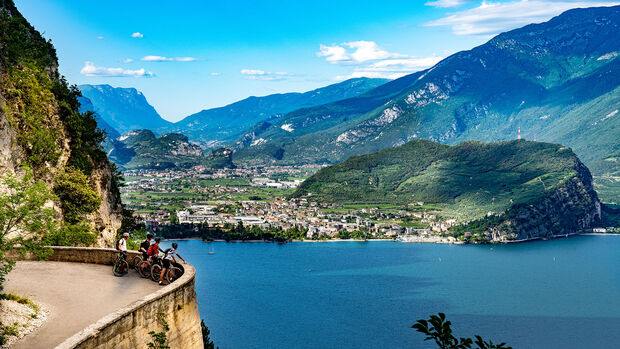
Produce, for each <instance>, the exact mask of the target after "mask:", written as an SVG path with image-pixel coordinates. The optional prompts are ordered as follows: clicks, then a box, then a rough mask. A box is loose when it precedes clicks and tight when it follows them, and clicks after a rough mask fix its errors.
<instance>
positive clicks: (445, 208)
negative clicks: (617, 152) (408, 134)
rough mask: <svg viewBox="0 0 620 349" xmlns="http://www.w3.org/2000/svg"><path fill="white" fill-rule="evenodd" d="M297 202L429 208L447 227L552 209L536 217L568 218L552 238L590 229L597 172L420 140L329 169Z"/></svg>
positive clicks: (557, 152) (548, 152) (521, 144)
mask: <svg viewBox="0 0 620 349" xmlns="http://www.w3.org/2000/svg"><path fill="white" fill-rule="evenodd" d="M559 193H563V194H559ZM293 196H294V197H311V198H312V200H316V201H318V202H336V203H342V204H367V205H374V204H388V203H389V204H398V205H407V204H409V203H415V202H420V201H422V202H424V203H425V205H431V206H432V207H435V208H436V210H437V213H438V215H439V216H440V217H441V218H442V219H450V218H454V219H457V221H459V222H469V221H473V220H477V219H486V218H485V217H487V216H489V217H493V218H489V219H497V218H495V217H499V216H498V214H501V215H502V216H501V217H503V218H502V219H501V220H503V219H509V218H513V217H517V216H519V215H521V214H522V211H521V210H522V208H524V207H527V208H528V209H529V208H530V207H539V206H541V205H542V206H544V205H550V207H551V208H549V209H546V213H544V212H542V210H541V209H540V207H539V208H537V210H538V211H539V213H543V214H548V219H549V220H553V219H554V210H558V212H561V214H560V213H558V215H557V216H556V217H555V218H556V219H558V220H559V221H560V223H559V225H558V228H557V230H553V229H551V230H550V231H552V232H554V233H558V232H559V231H562V227H563V224H568V223H566V222H565V221H567V222H568V221H570V222H572V221H573V220H578V219H581V220H582V217H584V216H587V217H589V218H588V220H589V223H588V224H590V223H591V220H592V219H593V218H592V217H593V215H594V216H596V215H597V213H596V210H597V209H596V205H598V198H597V196H596V193H595V192H594V191H593V188H592V177H591V175H590V172H589V171H588V169H587V168H586V167H585V166H584V165H583V164H582V163H581V162H580V161H579V159H578V158H577V156H576V155H575V154H574V153H573V152H572V151H571V150H570V149H568V148H565V147H562V146H561V145H557V144H549V143H540V142H532V141H517V140H515V141H504V142H497V143H482V142H478V141H468V142H464V143H461V144H458V145H455V146H448V145H444V144H440V143H435V142H431V141H426V140H414V141H411V142H409V143H406V144H404V145H402V146H399V147H395V148H387V149H384V150H381V151H378V152H376V153H372V154H369V155H363V156H356V157H352V158H350V159H348V160H347V161H345V162H343V163H341V164H337V165H333V166H330V167H326V168H324V169H322V170H320V171H319V172H318V173H316V174H315V175H313V176H312V177H310V178H308V179H307V180H306V181H305V182H303V183H302V185H301V186H300V187H299V188H298V189H297V191H296V192H295V193H294V194H293ZM543 203H544V204H543ZM490 212H491V213H490ZM533 221H535V219H533ZM541 224H543V225H544V223H541ZM571 224H574V222H573V223H571ZM567 227H568V228H570V225H568V226H567ZM573 229H574V227H573ZM519 234H521V233H519Z"/></svg>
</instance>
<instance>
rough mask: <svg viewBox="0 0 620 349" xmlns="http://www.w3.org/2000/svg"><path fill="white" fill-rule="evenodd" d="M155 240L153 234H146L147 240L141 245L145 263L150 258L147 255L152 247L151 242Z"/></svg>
mask: <svg viewBox="0 0 620 349" xmlns="http://www.w3.org/2000/svg"><path fill="white" fill-rule="evenodd" d="M152 239H153V234H151V233H148V234H146V240H144V241H142V243H141V244H140V252H142V260H143V261H145V260H147V259H148V258H149V254H148V253H147V252H148V250H149V247H151V240H152Z"/></svg>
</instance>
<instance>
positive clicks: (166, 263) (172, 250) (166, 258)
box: [159, 242, 185, 285]
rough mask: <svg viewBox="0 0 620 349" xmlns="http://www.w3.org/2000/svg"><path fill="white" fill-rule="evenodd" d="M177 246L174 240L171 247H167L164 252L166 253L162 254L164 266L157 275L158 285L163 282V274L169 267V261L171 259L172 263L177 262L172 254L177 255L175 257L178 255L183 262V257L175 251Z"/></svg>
mask: <svg viewBox="0 0 620 349" xmlns="http://www.w3.org/2000/svg"><path fill="white" fill-rule="evenodd" d="M178 247H179V245H178V244H177V243H176V242H173V243H172V248H169V249H167V250H166V251H165V252H164V253H165V254H166V255H165V256H164V260H163V262H164V267H163V268H162V271H161V275H160V276H159V284H160V285H163V284H164V275H166V271H168V268H170V261H173V262H174V263H176V262H177V260H176V259H175V258H174V255H177V257H179V258H180V259H181V260H182V261H183V262H185V259H183V257H181V255H180V254H178V253H177V248H178Z"/></svg>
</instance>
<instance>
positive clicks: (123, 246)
mask: <svg viewBox="0 0 620 349" xmlns="http://www.w3.org/2000/svg"><path fill="white" fill-rule="evenodd" d="M127 239H129V233H124V234H123V237H121V239H120V240H118V242H117V243H116V249H117V250H119V251H121V253H122V254H123V259H125V258H127Z"/></svg>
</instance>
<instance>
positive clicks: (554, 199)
mask: <svg viewBox="0 0 620 349" xmlns="http://www.w3.org/2000/svg"><path fill="white" fill-rule="evenodd" d="M575 170H576V175H575V176H573V177H572V178H569V179H568V180H566V181H565V182H564V183H563V185H561V186H560V187H559V188H557V189H555V190H554V191H553V193H551V194H549V195H547V196H545V197H544V198H543V199H541V200H539V201H537V202H534V203H531V204H525V205H518V206H513V207H512V208H511V209H510V211H509V212H507V213H506V217H507V218H506V219H505V220H503V221H501V223H500V224H498V225H496V226H493V227H491V228H489V229H488V230H487V231H485V232H484V235H485V236H486V237H487V238H488V239H489V240H490V241H493V242H508V241H515V240H516V241H520V240H531V239H540V238H543V239H547V238H553V237H556V236H566V235H572V234H577V233H579V232H581V231H584V230H586V229H590V228H592V227H594V226H596V223H599V222H600V221H601V203H600V201H599V199H598V196H597V194H596V192H595V191H594V188H593V186H592V175H591V174H590V171H589V170H588V168H587V167H586V166H585V165H583V164H582V163H581V162H578V163H577V164H576V168H575Z"/></svg>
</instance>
